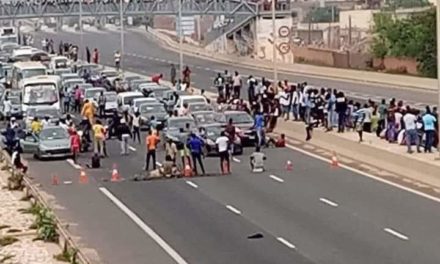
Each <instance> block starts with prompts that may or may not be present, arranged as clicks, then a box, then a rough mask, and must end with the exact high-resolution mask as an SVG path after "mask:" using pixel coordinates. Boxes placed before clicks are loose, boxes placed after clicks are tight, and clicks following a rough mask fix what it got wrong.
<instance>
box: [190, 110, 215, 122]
mask: <svg viewBox="0 0 440 264" xmlns="http://www.w3.org/2000/svg"><path fill="white" fill-rule="evenodd" d="M193 115H194V118H195V119H196V121H197V123H214V122H215V121H216V114H215V113H214V112H212V113H211V112H207V113H195V114H193Z"/></svg>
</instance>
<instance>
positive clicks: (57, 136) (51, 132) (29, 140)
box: [20, 126, 73, 159]
mask: <svg viewBox="0 0 440 264" xmlns="http://www.w3.org/2000/svg"><path fill="white" fill-rule="evenodd" d="M20 144H21V146H22V148H23V152H24V153H32V154H34V158H36V159H49V158H70V157H72V155H73V153H72V150H71V147H70V137H69V134H68V133H67V130H66V129H64V128H62V127H59V126H48V127H45V128H43V130H41V132H40V134H39V135H38V136H37V135H35V134H31V133H29V134H26V136H25V137H24V138H22V139H20Z"/></svg>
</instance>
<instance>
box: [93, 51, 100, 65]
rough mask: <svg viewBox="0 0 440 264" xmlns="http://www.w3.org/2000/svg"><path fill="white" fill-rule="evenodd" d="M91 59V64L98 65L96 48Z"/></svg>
mask: <svg viewBox="0 0 440 264" xmlns="http://www.w3.org/2000/svg"><path fill="white" fill-rule="evenodd" d="M92 59H93V63H95V64H98V63H99V51H98V49H97V48H95V49H94V50H93V54H92Z"/></svg>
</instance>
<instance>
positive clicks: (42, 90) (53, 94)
mask: <svg viewBox="0 0 440 264" xmlns="http://www.w3.org/2000/svg"><path fill="white" fill-rule="evenodd" d="M57 95H58V93H57V89H56V87H55V85H54V84H49V83H48V84H32V85H26V86H25V88H24V96H23V103H24V104H29V105H32V104H54V103H56V102H58V97H57Z"/></svg>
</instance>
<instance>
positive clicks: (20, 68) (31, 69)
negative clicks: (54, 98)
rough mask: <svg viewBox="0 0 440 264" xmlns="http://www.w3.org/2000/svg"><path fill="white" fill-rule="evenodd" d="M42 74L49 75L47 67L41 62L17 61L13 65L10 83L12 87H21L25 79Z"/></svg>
mask: <svg viewBox="0 0 440 264" xmlns="http://www.w3.org/2000/svg"><path fill="white" fill-rule="evenodd" d="M42 75H47V68H46V66H44V65H43V64H42V63H41V62H37V61H27V62H16V63H14V64H13V65H12V72H11V76H10V82H9V85H11V88H12V89H21V88H23V85H22V83H21V82H22V81H23V80H24V79H26V78H31V77H35V76H42Z"/></svg>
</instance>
